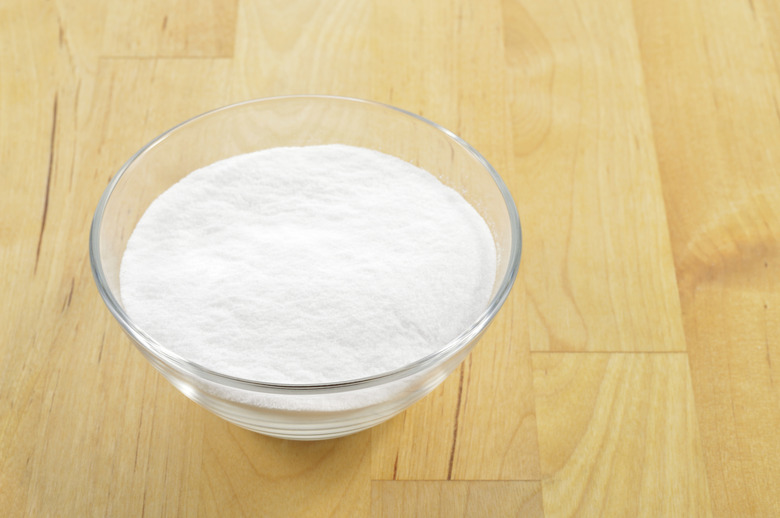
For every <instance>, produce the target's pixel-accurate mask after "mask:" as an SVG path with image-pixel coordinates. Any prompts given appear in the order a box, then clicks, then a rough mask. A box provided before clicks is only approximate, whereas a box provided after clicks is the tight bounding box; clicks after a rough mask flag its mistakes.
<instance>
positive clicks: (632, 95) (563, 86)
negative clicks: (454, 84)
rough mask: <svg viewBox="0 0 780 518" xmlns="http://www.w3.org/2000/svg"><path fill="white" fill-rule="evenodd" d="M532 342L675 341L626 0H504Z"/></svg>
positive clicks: (581, 347) (673, 302) (660, 345)
mask: <svg viewBox="0 0 780 518" xmlns="http://www.w3.org/2000/svg"><path fill="white" fill-rule="evenodd" d="M503 12H504V24H505V25H504V38H505V45H506V59H507V65H508V71H509V78H510V85H511V90H510V92H509V95H510V102H511V117H512V123H513V134H514V151H515V164H516V165H515V167H516V182H517V183H516V187H515V190H514V191H513V192H515V193H516V200H517V202H518V205H519V210H520V215H521V218H522V220H523V221H524V222H525V223H526V225H525V227H524V229H525V232H524V236H523V237H524V242H525V248H526V250H528V251H529V253H527V254H526V255H525V257H524V259H523V271H524V275H525V282H526V286H527V291H528V306H529V329H530V333H531V347H532V348H533V350H535V351H684V350H685V342H684V339H683V332H682V324H681V320H680V306H679V300H678V296H677V286H676V281H675V275H674V265H673V262H672V256H671V249H670V244H669V236H668V232H667V221H666V216H665V212H664V205H663V199H662V197H661V186H660V182H659V176H658V169H657V164H656V159H655V154H654V147H653V139H652V128H651V124H650V119H649V116H648V111H647V110H648V107H647V102H646V100H645V97H644V94H643V85H642V83H643V76H642V69H641V65H640V63H639V49H638V47H637V42H636V33H635V31H634V21H633V12H632V10H631V5H630V2H628V1H625V0H614V1H608V2H573V1H560V2H526V1H522V0H504V2H503Z"/></svg>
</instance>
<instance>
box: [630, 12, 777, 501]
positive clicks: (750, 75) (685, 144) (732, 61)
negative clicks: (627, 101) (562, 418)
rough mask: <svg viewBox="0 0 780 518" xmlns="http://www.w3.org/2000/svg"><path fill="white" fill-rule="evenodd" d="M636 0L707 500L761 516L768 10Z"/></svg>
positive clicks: (770, 378) (772, 127)
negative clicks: (640, 0)
mask: <svg viewBox="0 0 780 518" xmlns="http://www.w3.org/2000/svg"><path fill="white" fill-rule="evenodd" d="M638 7H639V9H638V10H637V27H638V33H639V35H640V43H641V48H642V53H643V58H644V59H643V62H644V66H645V70H646V75H647V77H648V82H647V84H648V97H649V100H650V104H651V106H652V113H653V124H654V127H655V128H656V132H655V133H656V141H657V149H658V157H659V163H660V165H661V174H662V178H663V182H664V196H665V199H666V206H667V210H668V212H669V214H670V215H671V216H672V217H673V220H674V221H675V222H676V225H674V226H673V227H672V234H671V235H672V245H673V251H674V259H675V264H676V268H677V272H678V278H679V279H680V298H681V302H682V309H683V315H684V322H685V332H686V338H687V342H688V350H689V355H690V365H691V378H692V380H693V389H694V393H695V396H696V403H697V410H698V415H699V420H700V429H701V436H702V445H703V447H704V453H705V457H704V458H705V462H706V466H707V475H708V479H709V483H710V494H711V495H712V506H713V510H714V511H715V514H717V515H719V516H738V515H745V516H748V515H749V516H772V515H775V514H777V513H778V512H779V510H780V491H778V489H777V488H778V487H779V486H780V468H779V467H778V466H780V457H778V452H780V435H778V433H777V432H776V430H777V429H778V427H780V404H779V403H780V384H778V383H777V380H778V379H780V373H778V364H780V360H779V358H780V342H779V341H778V338H777V337H778V336H779V335H778V332H777V330H778V302H780V301H779V300H778V298H777V293H778V289H780V275H778V273H779V271H778V268H780V210H778V207H779V206H780V169H778V159H780V110H778V106H780V103H778V99H780V95H779V94H780V81H779V78H778V69H777V63H778V61H777V57H778V53H777V50H778V36H779V34H778V32H777V28H778V26H777V20H778V18H777V14H778V13H777V7H776V6H774V5H772V4H771V3H766V2H755V3H745V4H736V3H734V4H731V3H724V4H717V5H712V6H709V5H708V6H706V7H705V6H704V5H702V4H700V3H698V2H688V1H684V2H658V3H655V4H653V5H652V6H651V5H650V4H646V5H645V4H642V5H638ZM669 15H671V16H669ZM683 28H685V30H682V29H683ZM663 75H667V76H671V77H675V78H676V81H675V82H674V83H670V82H669V81H668V80H662V77H663ZM674 135H692V136H695V138H686V139H679V138H675V137H674Z"/></svg>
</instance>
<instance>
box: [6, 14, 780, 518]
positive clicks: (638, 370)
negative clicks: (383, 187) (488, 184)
mask: <svg viewBox="0 0 780 518" xmlns="http://www.w3.org/2000/svg"><path fill="white" fill-rule="evenodd" d="M779 63H780V8H778V6H777V4H776V3H773V2H769V1H767V0H752V1H749V2H710V3H705V2H701V1H699V0H659V1H656V2H638V1H629V0H607V1H596V0H554V1H550V2H532V1H530V0H488V1H486V2H476V1H474V0H433V1H430V2H414V1H412V0H399V1H396V2H381V1H378V0H360V1H357V2H352V1H347V0H338V1H335V2H328V3H323V2H316V1H312V0H295V1H289V2H279V1H275V0H227V1H212V0H207V1H204V2H192V1H187V0H163V1H151V0H141V1H138V2H122V1H120V0H108V1H104V0H56V1H46V0H8V1H5V2H2V3H0V208H1V209H2V212H1V214H2V216H0V509H2V512H0V514H3V515H4V516H139V515H140V516H142V515H153V516H179V515H181V516H196V515H202V516H215V515H220V516H222V515H226V516H437V515H438V516H543V515H546V516H599V515H605V516H606V515H609V516H613V515H618V516H620V515H623V516H624V515H641V516H699V515H703V516H708V515H710V514H712V515H715V516H776V515H778V514H780V491H778V487H780V468H779V467H780V453H778V452H780V439H778V437H780V434H778V433H777V430H778V429H779V428H780V388H779V387H780V384H779V383H778V380H780V370H779V369H780V367H778V366H780V339H779V338H778V336H780V296H778V293H780V286H779V285H778V283H780V209H779V208H778V207H780V167H778V164H779V163H780V108H779V107H780V72H779V70H780V67H779V66H778V64H779ZM295 93H323V94H336V95H347V96H357V97H363V98H368V99H374V100H377V101H381V102H386V103H390V104H394V105H397V106H399V107H401V108H405V109H408V110H410V111H413V112H415V113H419V114H421V115H423V116H426V117H428V118H430V119H432V120H434V121H436V122H438V123H440V124H442V125H443V126H445V127H447V128H449V129H451V130H453V131H454V132H456V133H458V134H459V135H461V136H462V137H464V138H465V139H466V140H467V141H468V142H469V143H471V144H473V145H474V147H476V148H477V149H478V150H480V152H481V153H483V154H484V155H485V156H486V158H487V159H488V160H489V161H490V162H491V164H492V165H493V166H494V167H495V168H496V169H497V170H498V171H499V173H500V174H501V175H502V177H503V178H504V179H505V181H506V183H507V185H508V186H509V188H510V191H511V193H512V195H513V197H514V198H515V200H516V201H517V204H518V209H519V211H520V215H521V218H522V222H523V230H524V251H523V259H522V264H521V271H520V274H519V276H518V281H517V283H516V285H515V287H514V289H513V291H512V293H511V295H510V298H509V299H508V300H507V303H506V304H505V306H504V308H503V309H502V310H501V312H500V313H499V315H498V316H497V318H496V320H495V322H494V324H493V325H492V327H491V328H490V329H489V330H488V332H487V333H486V334H485V336H484V338H483V339H482V341H481V343H480V344H479V345H478V346H477V348H476V349H475V350H474V351H473V352H472V354H471V355H470V356H469V357H468V358H467V360H466V361H465V362H464V363H463V365H462V366H461V367H460V368H459V369H458V370H456V371H455V373H454V374H453V375H452V376H451V377H450V378H448V379H447V380H446V381H445V382H444V383H443V384H442V385H441V386H440V387H438V388H437V389H436V390H435V391H434V392H432V393H431V394H430V395H429V396H428V397H426V398H425V399H423V400H422V401H420V402H418V403H417V404H415V405H414V406H412V407H411V408H410V409H408V410H407V411H406V412H404V413H402V414H400V415H398V416H397V417H395V418H394V419H392V420H390V421H388V422H387V423H384V424H382V425H380V426H377V427H375V428H374V429H372V430H370V431H366V432H363V433H360V434H357V435H354V436H351V437H346V438H342V439H338V440H333V441H326V442H315V443H295V442H286V441H280V440H276V439H270V438H267V437H263V436H259V435H255V434H252V433H249V432H246V431H244V430H241V429H239V428H236V427H234V426H232V425H230V424H227V423H226V422H224V421H222V420H220V419H218V418H216V417H214V416H213V415H211V414H209V413H207V412H206V411H204V410H203V409H201V408H200V407H198V406H197V405H196V404H194V403H192V402H190V401H189V400H188V399H186V398H185V397H184V396H182V395H181V394H180V393H179V392H177V391H176V390H175V389H174V388H173V387H172V386H171V385H170V384H169V383H168V382H166V381H165V380H164V379H163V378H162V377H161V376H160V375H159V374H158V373H157V372H156V371H155V370H154V369H153V368H152V367H151V366H150V365H149V364H148V363H147V362H146V361H145V360H144V359H143V358H142V356H141V355H140V354H139V353H138V352H137V351H136V350H135V349H134V348H133V346H132V344H131V343H130V341H129V340H128V339H127V338H125V337H124V336H123V335H122V332H121V330H120V328H119V326H118V325H117V324H116V323H115V322H114V320H113V319H112V318H111V316H110V315H109V313H108V311H107V310H106V309H105V307H104V305H103V303H102V302H101V300H100V297H99V295H98V294H97V292H96V290H95V288H94V282H93V281H92V278H91V272H90V266H89V259H88V255H87V241H88V232H89V224H90V221H91V217H92V212H93V210H94V208H95V206H96V203H97V200H98V198H99V197H100V194H101V193H102V191H103V189H104V188H105V186H106V184H107V182H108V181H109V178H110V177H111V176H112V175H113V174H114V173H115V171H116V170H117V169H118V168H119V167H120V166H121V164H122V163H123V162H124V161H125V160H127V158H128V157H129V156H130V155H131V154H132V153H133V152H134V151H136V150H137V149H138V148H140V147H141V146H142V145H143V144H144V143H146V142H147V141H148V140H149V139H151V138H153V137H154V136H156V135H158V134H159V133H161V132H162V131H164V130H166V129H167V128H169V127H171V126H172V125H174V124H176V123H178V122H181V121H182V120H185V119H187V118H189V117H191V116H193V115H196V114H198V113H201V112H203V111H206V110H208V109H211V108H214V107H217V106H221V105H225V104H228V103H231V102H237V101H241V100H244V99H248V98H253V97H264V96H272V95H286V94H295Z"/></svg>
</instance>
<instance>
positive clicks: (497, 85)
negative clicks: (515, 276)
mask: <svg viewBox="0 0 780 518" xmlns="http://www.w3.org/2000/svg"><path fill="white" fill-rule="evenodd" d="M501 15H502V11H501V5H500V3H499V2H496V1H491V2H485V3H482V4H480V5H479V6H477V5H476V4H474V3H471V2H465V1H457V0H453V1H446V2H439V3H435V2H412V1H405V2H391V3H386V2H377V3H376V5H375V11H374V18H373V26H374V28H375V31H374V34H383V35H385V36H384V37H382V38H378V37H375V38H374V39H373V40H372V49H373V59H374V61H375V62H376V63H381V64H382V67H381V69H380V70H378V71H377V73H376V76H375V77H374V79H373V81H372V83H373V97H374V98H376V99H378V100H381V101H384V102H388V103H392V104H395V105H397V106H399V107H402V108H405V109H408V110H411V111H413V112H415V113H419V114H421V115H423V116H425V117H428V118H430V119H431V120H433V121H434V122H437V123H439V124H442V125H443V126H445V127H447V128H449V129H451V130H453V131H454V132H455V133H457V134H459V135H460V136H462V137H463V138H464V139H466V140H467V141H468V142H469V143H470V144H472V145H473V146H474V147H475V148H476V149H478V150H479V151H480V152H481V153H483V154H484V155H485V156H486V158H487V159H488V160H489V161H490V162H491V163H492V165H493V166H494V167H495V168H496V169H497V170H498V171H499V173H500V174H501V175H502V176H503V177H504V178H505V179H507V181H508V182H509V185H510V188H512V189H513V191H512V192H513V194H515V195H516V194H517V192H518V191H517V189H518V188H519V182H517V181H516V180H515V178H516V176H517V173H516V171H515V168H514V166H513V155H512V152H511V147H510V146H511V128H510V126H509V121H508V119H507V117H506V89H505V86H506V83H505V81H504V76H503V73H502V71H503V67H504V56H503V38H502V37H501V32H500V31H497V30H496V29H497V28H498V27H500V25H501ZM434 61H435V62H436V66H435V67H434V68H433V69H431V63H432V62H434ZM524 307H525V297H524V289H523V286H522V281H518V283H517V285H516V286H515V288H514V290H513V292H512V294H511V295H510V298H509V300H508V301H507V303H506V305H505V307H504V308H503V310H502V311H501V312H500V314H499V315H498V317H497V318H496V320H495V322H494V323H493V327H492V329H491V330H490V331H489V332H488V333H487V334H486V335H485V336H484V337H483V338H482V340H481V341H480V343H479V344H478V345H477V347H476V348H475V350H474V351H473V352H472V354H471V356H470V357H469V359H468V360H467V362H466V363H465V364H464V365H463V366H461V367H460V368H459V369H458V371H456V372H455V373H454V374H453V375H452V376H451V377H450V378H449V379H448V380H447V381H446V382H445V383H444V384H443V386H442V387H440V388H439V389H438V390H436V391H435V392H434V393H433V394H432V395H431V396H429V397H428V398H426V399H424V400H423V401H421V402H419V403H417V404H416V405H415V406H414V407H412V408H411V409H409V410H408V411H407V412H405V413H404V414H403V415H401V416H399V417H397V418H395V419H394V420H393V421H391V422H390V423H387V424H385V425H382V426H380V427H379V428H377V429H376V430H375V431H374V435H373V458H372V466H373V468H372V476H373V477H374V478H376V479H399V480H400V479H405V480H408V479H431V480H446V479H452V480H464V479H469V480H476V479H488V480H495V479H515V480H517V479H538V476H539V469H538V451H537V445H536V433H535V422H534V409H533V398H532V397H531V384H530V383H531V381H530V380H531V376H530V358H529V349H530V346H529V344H528V334H527V331H526V329H527V322H526V320H525V315H524V311H523V308H524ZM412 445H414V447H412Z"/></svg>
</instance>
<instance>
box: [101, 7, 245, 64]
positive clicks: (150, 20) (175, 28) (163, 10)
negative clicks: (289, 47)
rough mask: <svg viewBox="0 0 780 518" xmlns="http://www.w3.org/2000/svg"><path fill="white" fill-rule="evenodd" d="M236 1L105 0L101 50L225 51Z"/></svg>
mask: <svg viewBox="0 0 780 518" xmlns="http://www.w3.org/2000/svg"><path fill="white" fill-rule="evenodd" d="M237 1H238V0H206V1H193V0H139V1H135V2H123V1H121V0H114V1H111V2H109V3H108V5H107V6H106V7H105V10H106V18H105V30H104V33H103V45H102V55H104V56H112V57H230V56H232V54H233V43H234V39H235V29H236V5H237Z"/></svg>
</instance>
